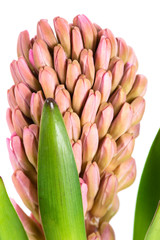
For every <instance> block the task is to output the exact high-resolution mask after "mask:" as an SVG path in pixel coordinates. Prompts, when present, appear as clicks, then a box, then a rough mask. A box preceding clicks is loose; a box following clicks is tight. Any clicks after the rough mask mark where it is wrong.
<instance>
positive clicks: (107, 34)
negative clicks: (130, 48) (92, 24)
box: [98, 28, 118, 58]
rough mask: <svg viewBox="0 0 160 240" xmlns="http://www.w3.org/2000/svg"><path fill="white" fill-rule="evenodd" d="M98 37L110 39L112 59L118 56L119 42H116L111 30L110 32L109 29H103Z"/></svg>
mask: <svg viewBox="0 0 160 240" xmlns="http://www.w3.org/2000/svg"><path fill="white" fill-rule="evenodd" d="M98 36H99V38H100V37H101V36H105V37H106V38H108V39H109V40H110V43H111V57H110V58H113V57H114V56H117V51H118V45H117V41H116V39H115V37H114V35H113V33H112V32H111V30H109V29H107V28H106V29H103V30H101V31H99V32H98Z"/></svg>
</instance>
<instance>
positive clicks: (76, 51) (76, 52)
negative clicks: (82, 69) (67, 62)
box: [72, 26, 84, 60]
mask: <svg viewBox="0 0 160 240" xmlns="http://www.w3.org/2000/svg"><path fill="white" fill-rule="evenodd" d="M83 48H84V47H83V40H82V36H81V32H80V30H79V28H78V27H74V26H73V28H72V59H73V60H74V59H75V60H79V56H80V53H81V51H82V49H83Z"/></svg>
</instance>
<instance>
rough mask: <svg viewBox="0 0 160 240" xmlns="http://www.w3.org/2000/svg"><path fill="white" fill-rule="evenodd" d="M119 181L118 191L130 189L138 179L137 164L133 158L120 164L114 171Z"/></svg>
mask: <svg viewBox="0 0 160 240" xmlns="http://www.w3.org/2000/svg"><path fill="white" fill-rule="evenodd" d="M114 173H115V175H116V176H117V179H118V191H121V190H123V189H125V188H127V187H129V186H130V185H131V184H132V183H133V182H134V180H135V177H136V163H135V160H134V159H133V158H132V157H131V158H129V159H128V160H127V161H125V162H123V163H121V164H120V166H119V167H118V168H116V170H115V171H114Z"/></svg>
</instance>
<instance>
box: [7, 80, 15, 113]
mask: <svg viewBox="0 0 160 240" xmlns="http://www.w3.org/2000/svg"><path fill="white" fill-rule="evenodd" d="M14 89H15V85H13V86H12V87H11V88H10V89H8V91H7V98H8V103H9V106H10V108H11V109H12V110H14V109H15V108H16V107H17V102H16V98H15V92H14Z"/></svg>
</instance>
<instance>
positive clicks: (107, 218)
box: [100, 194, 119, 224]
mask: <svg viewBox="0 0 160 240" xmlns="http://www.w3.org/2000/svg"><path fill="white" fill-rule="evenodd" d="M118 209H119V198H118V196H117V194H116V195H115V197H114V199H113V201H112V202H111V204H110V206H109V208H108V210H107V212H106V214H105V215H104V217H102V218H101V219H100V224H102V223H103V222H109V221H110V220H111V219H112V217H113V216H114V215H115V214H116V213H117V212H118Z"/></svg>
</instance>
